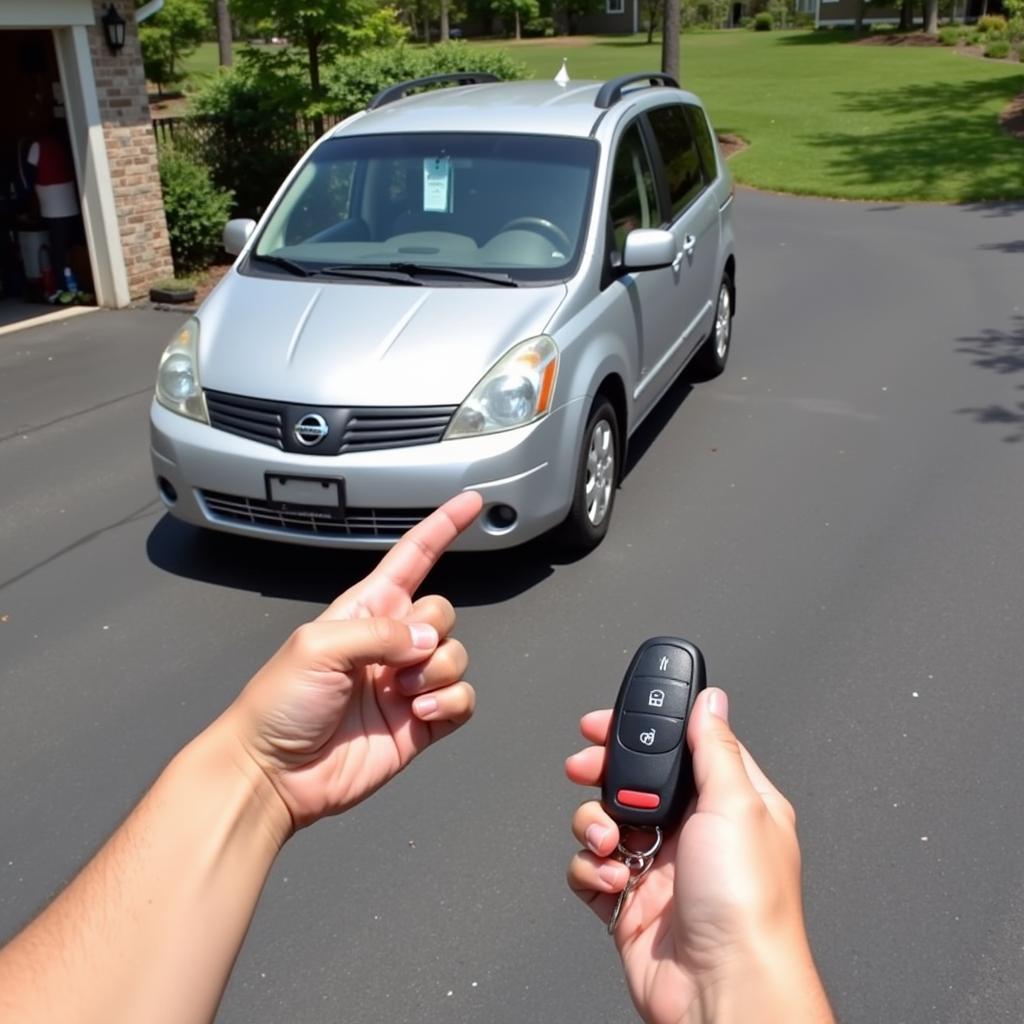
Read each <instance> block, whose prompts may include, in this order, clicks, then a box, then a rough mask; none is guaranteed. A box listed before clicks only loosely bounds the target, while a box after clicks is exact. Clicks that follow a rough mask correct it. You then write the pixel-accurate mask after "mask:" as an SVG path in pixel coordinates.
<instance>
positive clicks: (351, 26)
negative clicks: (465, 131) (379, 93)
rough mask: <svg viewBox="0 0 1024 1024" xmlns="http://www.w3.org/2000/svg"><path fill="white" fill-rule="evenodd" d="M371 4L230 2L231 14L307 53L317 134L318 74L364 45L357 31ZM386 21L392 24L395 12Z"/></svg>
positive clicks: (351, 0) (345, 0)
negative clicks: (268, 28) (262, 25)
mask: <svg viewBox="0 0 1024 1024" xmlns="http://www.w3.org/2000/svg"><path fill="white" fill-rule="evenodd" d="M373 8H374V4H373V2H372V0H232V9H233V11H234V13H235V14H236V15H237V16H239V17H242V18H250V19H252V20H254V21H263V20H265V21H269V22H271V23H272V24H273V25H274V26H275V28H276V30H277V33H278V35H282V36H284V37H285V38H286V39H287V40H288V41H289V43H291V44H292V45H297V46H301V47H302V48H303V49H304V50H305V53H306V61H307V71H308V74H309V87H310V99H311V104H312V109H313V124H314V127H315V129H316V132H317V134H318V135H319V134H321V133H322V132H323V130H324V119H323V113H322V109H321V108H320V107H319V106H318V105H319V104H320V103H321V102H322V100H323V97H324V90H323V85H322V83H321V75H320V70H321V67H322V66H323V65H324V64H329V63H331V62H332V61H333V60H335V59H336V58H337V57H338V56H340V55H341V54H343V53H346V52H351V51H352V50H353V49H354V48H356V47H358V46H359V45H361V44H362V43H363V42H364V39H363V38H362V37H361V36H360V30H361V29H362V27H363V25H364V24H365V23H366V22H367V20H368V19H369V18H371V16H373V15H374V14H375V13H377V14H379V13H382V12H374V9H373ZM386 10H387V14H386V17H387V18H388V19H389V20H390V21H391V22H394V21H395V14H394V11H393V10H391V9H390V8H388V9H386Z"/></svg>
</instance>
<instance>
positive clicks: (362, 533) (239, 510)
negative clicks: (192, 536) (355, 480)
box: [200, 491, 432, 540]
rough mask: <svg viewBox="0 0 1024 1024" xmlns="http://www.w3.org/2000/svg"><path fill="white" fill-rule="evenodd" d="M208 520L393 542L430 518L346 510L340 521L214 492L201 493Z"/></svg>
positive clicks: (418, 511)
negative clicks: (208, 515)
mask: <svg viewBox="0 0 1024 1024" xmlns="http://www.w3.org/2000/svg"><path fill="white" fill-rule="evenodd" d="M200 494H201V495H202V498H203V504H204V505H205V506H206V510H207V512H209V514H210V517H211V518H212V519H217V520H221V521H224V522H229V523H243V524H245V525H248V526H262V527H265V528H269V529H272V530H280V531H281V532H282V533H302V534H314V535H316V536H322V537H380V538H382V539H386V540H397V539H398V538H399V537H400V536H401V535H402V534H403V533H405V531H406V530H408V529H411V528H412V527H413V526H415V525H416V524H417V523H418V522H420V520H422V519H425V518H426V517H427V516H428V515H430V513H431V511H432V509H429V508H383V509H375V508H349V509H346V510H345V515H344V517H343V518H339V517H337V516H333V515H332V514H331V511H330V510H329V509H326V508H321V507H319V506H315V505H291V504H290V505H288V506H287V508H283V507H281V506H280V505H279V504H277V503H275V502H270V501H264V500H263V499H261V498H245V497H239V496H237V495H233V494H220V493H218V492H217V491H201V492H200Z"/></svg>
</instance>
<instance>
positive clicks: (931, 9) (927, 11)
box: [924, 0, 939, 36]
mask: <svg viewBox="0 0 1024 1024" xmlns="http://www.w3.org/2000/svg"><path fill="white" fill-rule="evenodd" d="M924 30H925V32H927V33H928V35H930V36H937V35H938V34H939V0H924Z"/></svg>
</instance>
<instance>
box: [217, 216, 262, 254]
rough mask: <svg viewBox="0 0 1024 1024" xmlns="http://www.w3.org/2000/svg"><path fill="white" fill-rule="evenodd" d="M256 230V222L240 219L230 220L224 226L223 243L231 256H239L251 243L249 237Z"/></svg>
mask: <svg viewBox="0 0 1024 1024" xmlns="http://www.w3.org/2000/svg"><path fill="white" fill-rule="evenodd" d="M255 230H256V221H254V220H247V219H239V220H229V221H228V222H227V224H225V225H224V234H223V236H222V237H221V242H222V244H223V246H224V251H225V252H226V253H227V254H228V255H229V256H237V255H238V254H239V253H240V252H241V251H242V249H243V248H244V247H245V243H246V242H248V241H249V236H250V235H251V234H252V233H253V232H254V231H255Z"/></svg>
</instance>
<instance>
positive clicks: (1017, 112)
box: [999, 92, 1024, 142]
mask: <svg viewBox="0 0 1024 1024" xmlns="http://www.w3.org/2000/svg"><path fill="white" fill-rule="evenodd" d="M999 123H1000V125H1002V127H1003V130H1004V131H1007V132H1009V133H1010V134H1011V135H1013V136H1014V137H1015V138H1018V139H1020V140H1021V142H1024V92H1022V93H1021V94H1020V95H1019V96H1018V97H1017V98H1016V99H1015V100H1012V101H1011V102H1010V105H1009V106H1008V107H1007V108H1006V109H1005V110H1004V111H1003V112H1002V114H1000V115H999Z"/></svg>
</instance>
